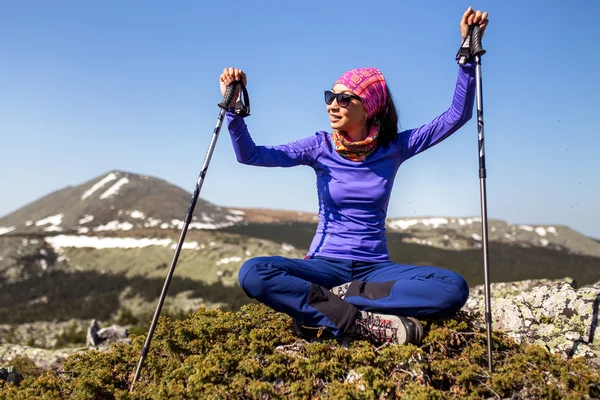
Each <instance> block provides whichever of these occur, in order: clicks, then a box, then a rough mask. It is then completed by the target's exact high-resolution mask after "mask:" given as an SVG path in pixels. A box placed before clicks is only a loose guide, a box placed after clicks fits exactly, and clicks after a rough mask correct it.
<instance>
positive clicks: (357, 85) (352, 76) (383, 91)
mask: <svg viewBox="0 0 600 400" xmlns="http://www.w3.org/2000/svg"><path fill="white" fill-rule="evenodd" d="M338 83H340V84H342V85H344V86H346V87H347V88H348V89H350V90H351V91H352V92H353V93H354V94H356V95H357V96H359V97H360V99H361V101H362V103H363V107H364V108H365V111H366V112H367V114H368V115H369V117H372V116H374V115H376V114H377V113H379V112H380V111H383V110H385V106H386V104H387V85H386V83H385V78H384V77H383V74H382V73H381V71H379V70H378V69H377V68H357V69H353V70H350V71H348V72H346V73H344V74H343V75H342V76H340V77H339V78H338V80H337V81H336V82H335V85H337V84H338Z"/></svg>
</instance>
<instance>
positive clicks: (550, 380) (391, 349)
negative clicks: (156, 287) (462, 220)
mask: <svg viewBox="0 0 600 400" xmlns="http://www.w3.org/2000/svg"><path fill="white" fill-rule="evenodd" d="M290 322H291V321H290V319H289V317H287V316H285V315H283V314H279V313H275V312H273V311H272V310H270V309H268V308H267V307H265V306H262V305H255V304H252V305H248V306H244V307H242V309H241V311H239V312H223V311H219V310H206V309H201V310H199V311H198V312H196V313H195V314H193V315H190V316H189V317H188V318H186V319H182V320H174V319H171V318H166V317H161V319H160V321H159V324H158V326H157V329H156V331H155V335H154V338H153V341H152V346H151V348H150V351H149V353H148V355H147V358H146V360H145V364H144V369H143V370H142V375H141V378H140V380H139V381H138V383H137V384H136V387H135V390H134V392H133V393H132V394H130V393H129V391H128V390H129V384H130V382H131V379H132V377H133V373H134V371H135V368H136V365H137V362H138V360H139V356H140V353H141V348H142V346H143V343H144V337H143V336H134V337H133V338H132V339H133V340H132V343H131V344H117V345H115V346H114V347H113V348H112V350H111V351H109V352H104V353H101V352H97V351H90V352H88V353H80V354H75V355H73V356H71V357H70V358H69V359H68V360H67V361H65V362H64V363H63V367H62V372H61V373H46V374H44V375H42V376H40V377H37V378H33V377H32V378H28V379H26V380H25V381H23V383H22V384H21V386H20V387H19V388H15V387H5V388H2V389H0V393H3V394H4V395H5V396H6V397H8V398H15V399H34V398H35V399H43V398H74V399H79V398H81V399H88V398H92V399H165V398H186V399H193V398H200V399H205V398H208V399H212V398H215V399H220V398H245V399H313V398H315V399H318V398H331V399H380V398H386V399H398V398H410V399H447V398H451V399H452V398H454V399H464V398H471V399H476V398H487V397H498V396H499V397H501V398H504V397H511V396H513V395H518V396H521V397H523V398H531V399H552V398H585V397H598V396H600V386H599V384H598V382H600V375H599V374H598V372H597V371H595V370H593V369H591V368H590V367H588V366H586V364H585V363H584V362H583V361H582V360H569V361H565V360H562V359H561V358H559V357H558V356H555V355H552V354H550V353H548V352H547V351H545V350H544V349H542V348H540V347H536V346H531V345H518V344H516V343H515V342H514V341H512V340H510V339H509V338H508V337H507V336H506V335H503V334H501V333H498V332H494V335H493V349H494V365H495V372H494V373H493V374H490V373H489V372H488V370H487V347H486V346H487V342H486V335H485V332H481V331H476V330H474V329H473V325H472V323H471V321H469V319H468V317H467V316H466V315H464V314H461V315H459V316H458V318H449V319H442V320H435V321H424V325H425V326H426V337H425V341H424V343H423V344H422V345H421V346H419V347H416V346H412V345H410V346H383V347H376V346H373V345H372V344H370V343H368V342H365V341H353V342H350V343H344V344H343V345H340V344H339V343H337V342H336V341H335V340H324V341H315V342H310V343H309V342H305V341H302V340H299V339H298V338H297V337H295V336H294V334H293V333H292V330H291V328H290ZM349 377H352V379H347V378H349ZM44 396H54V397H44ZM1 397H2V394H0V398H1Z"/></svg>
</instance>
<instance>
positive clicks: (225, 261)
mask: <svg viewBox="0 0 600 400" xmlns="http://www.w3.org/2000/svg"><path fill="white" fill-rule="evenodd" d="M240 261H242V258H241V257H226V258H222V259H220V260H219V261H217V262H216V263H215V265H223V264H229V263H232V262H240Z"/></svg>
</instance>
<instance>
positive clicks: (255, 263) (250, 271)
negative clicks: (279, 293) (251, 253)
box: [238, 257, 273, 298]
mask: <svg viewBox="0 0 600 400" xmlns="http://www.w3.org/2000/svg"><path fill="white" fill-rule="evenodd" d="M272 264H273V257H255V258H251V259H249V260H246V261H245V262H244V263H243V264H242V267H241V268H240V272H239V273H238V282H239V284H240V287H241V288H242V289H243V290H244V292H246V294H247V295H248V296H249V297H251V298H257V297H260V296H261V294H262V293H264V292H265V290H266V282H265V279H264V278H265V277H264V271H265V269H266V268H268V267H269V266H271V267H272Z"/></svg>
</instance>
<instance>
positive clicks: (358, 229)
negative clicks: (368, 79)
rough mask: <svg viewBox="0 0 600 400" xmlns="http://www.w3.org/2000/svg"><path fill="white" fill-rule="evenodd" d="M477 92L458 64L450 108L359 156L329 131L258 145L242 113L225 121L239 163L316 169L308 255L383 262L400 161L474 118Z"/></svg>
mask: <svg viewBox="0 0 600 400" xmlns="http://www.w3.org/2000/svg"><path fill="white" fill-rule="evenodd" d="M474 97H475V69H474V66H473V65H472V64H466V65H465V66H460V67H459V72H458V80H457V83H456V89H455V90H454V97H453V99H452V104H451V105H450V107H449V108H448V109H447V110H446V111H444V112H443V113H442V114H441V115H440V116H438V117H436V118H435V119H433V121H431V122H429V123H428V124H426V125H423V126H421V127H419V128H416V129H409V130H405V131H402V132H400V133H398V135H397V138H396V140H394V141H392V142H391V143H390V144H389V145H388V146H378V148H377V149H376V150H375V151H374V152H373V153H371V154H370V155H369V156H368V157H367V158H366V159H365V160H364V161H360V162H356V161H351V160H348V159H346V158H344V157H342V156H340V155H339V154H338V153H337V152H336V151H335V149H334V146H333V144H332V140H331V133H328V132H325V131H319V132H317V133H316V134H315V135H314V136H310V137H306V138H304V139H300V140H298V141H294V142H290V143H287V144H283V145H278V146H257V145H256V144H255V143H254V141H253V140H252V138H251V137H250V133H249V132H248V128H247V126H246V123H245V122H244V119H243V118H241V117H238V116H237V115H235V113H232V112H227V122H228V126H229V133H230V135H231V141H232V143H233V148H234V150H235V154H236V157H237V160H238V161H239V162H240V163H243V164H248V165H256V166H263V167H294V166H297V165H307V166H310V167H312V168H313V169H314V171H315V174H316V176H317V193H318V201H319V225H318V227H317V231H316V234H315V236H314V239H313V241H312V243H311V245H310V249H309V252H308V256H321V257H331V258H341V259H351V260H357V261H372V262H383V261H388V260H389V259H390V258H389V253H388V249H387V240H386V230H385V219H386V216H387V209H388V204H389V201H390V195H391V192H392V186H393V184H394V178H395V176H396V172H397V171H398V167H400V164H402V163H403V162H404V161H406V160H408V159H409V158H410V157H412V156H414V155H416V154H418V153H420V152H422V151H423V150H426V149H428V148H430V147H431V146H433V145H435V144H437V143H439V142H441V141H442V140H444V139H445V138H447V137H448V136H450V135H451V134H452V133H454V132H456V131H457V130H458V129H459V128H460V127H461V126H463V125H464V124H465V123H466V122H467V121H468V120H469V119H471V116H472V114H473V100H474Z"/></svg>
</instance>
